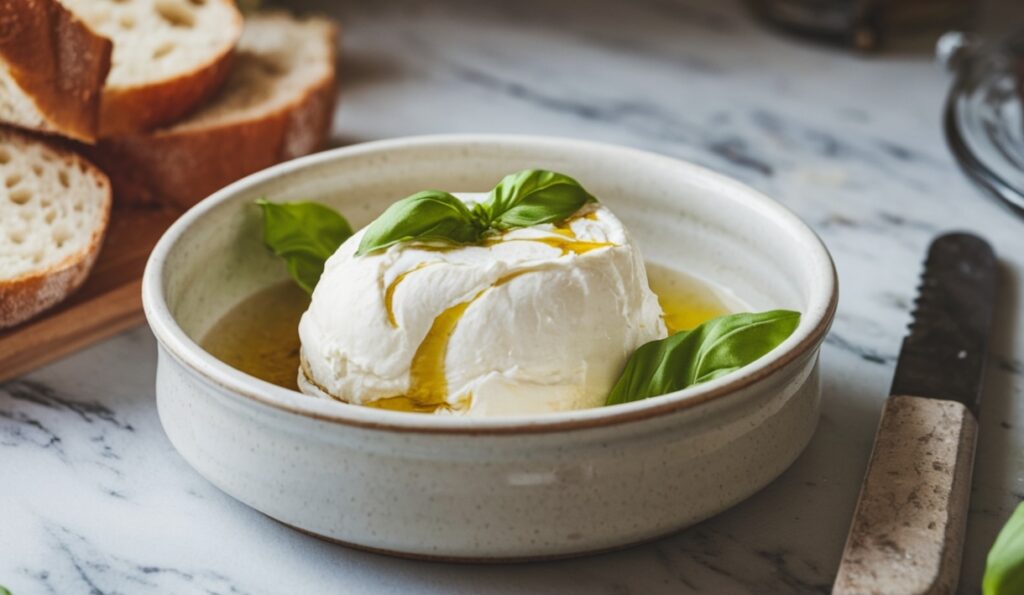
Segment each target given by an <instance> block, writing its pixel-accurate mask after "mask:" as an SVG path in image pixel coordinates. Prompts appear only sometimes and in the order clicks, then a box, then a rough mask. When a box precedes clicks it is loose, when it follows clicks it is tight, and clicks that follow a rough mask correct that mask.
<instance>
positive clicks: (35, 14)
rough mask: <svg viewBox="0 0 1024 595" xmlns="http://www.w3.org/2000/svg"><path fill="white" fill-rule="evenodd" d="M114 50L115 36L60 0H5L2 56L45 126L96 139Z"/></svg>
mask: <svg viewBox="0 0 1024 595" xmlns="http://www.w3.org/2000/svg"><path fill="white" fill-rule="evenodd" d="M111 51H112V44H111V42H110V40H109V39H106V38H105V37H102V36H100V35H98V34H96V33H95V32H93V30H92V29H90V28H89V26H88V25H86V24H85V23H84V22H82V21H81V20H80V19H78V18H77V17H76V16H75V15H73V14H72V13H71V12H69V11H68V10H66V9H65V8H64V7H63V6H62V5H61V4H60V3H59V2H57V1H56V0H0V61H2V62H3V63H4V64H3V67H4V68H5V69H6V70H7V72H8V74H9V75H10V77H11V78H12V79H13V81H14V83H15V84H16V85H17V86H18V87H19V88H20V89H21V90H22V91H23V92H24V94H25V95H26V97H27V98H28V99H29V101H31V102H33V104H34V105H35V108H36V109H37V111H38V112H39V114H40V115H41V116H42V117H43V119H44V122H43V125H42V126H40V129H41V130H42V131H44V132H51V133H58V134H61V135H64V136H68V137H70V138H74V139H77V140H81V141H84V142H93V141H94V140H95V139H96V136H97V130H98V121H99V110H100V102H101V96H102V90H103V83H104V81H105V80H106V78H107V73H108V72H109V71H110V55H111Z"/></svg>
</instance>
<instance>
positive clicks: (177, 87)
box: [61, 0, 242, 136]
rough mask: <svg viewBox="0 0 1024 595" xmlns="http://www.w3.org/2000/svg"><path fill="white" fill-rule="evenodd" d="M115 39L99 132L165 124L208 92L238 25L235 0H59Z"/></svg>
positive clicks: (221, 74)
mask: <svg viewBox="0 0 1024 595" xmlns="http://www.w3.org/2000/svg"><path fill="white" fill-rule="evenodd" d="M61 1H62V2H63V3H64V5H65V6H66V7H67V8H68V9H70V10H71V11H72V12H74V13H75V14H77V15H78V16H79V17H81V18H82V19H83V20H84V21H85V22H86V23H88V24H89V25H90V26H91V27H92V28H93V29H95V30H96V31H98V32H99V33H100V34H102V35H104V36H106V37H108V38H110V39H111V40H112V41H113V42H114V54H113V58H112V60H113V63H112V66H111V68H110V75H109V76H108V77H107V85H106V88H105V89H104V91H103V100H102V104H101V107H100V136H109V135H114V134H125V133H130V132H137V131H141V130H149V129H152V128H155V127H157V126H161V125H164V124H169V123H171V122H173V121H175V120H177V119H178V118H180V117H181V116H183V115H185V114H187V113H188V112H189V111H191V110H192V109H194V108H195V107H196V106H198V105H199V104H200V103H202V102H203V101H205V100H206V99H208V98H209V97H210V96H211V95H213V94H214V93H215V92H216V91H217V89H218V88H219V87H220V85H221V83H222V82H223V81H224V78H225V77H226V76H227V74H228V71H229V67H230V62H231V54H232V49H233V48H234V46H235V43H236V42H237V41H238V37H239V35H241V32H242V16H241V14H239V12H238V9H237V8H236V7H235V3H234V0H61Z"/></svg>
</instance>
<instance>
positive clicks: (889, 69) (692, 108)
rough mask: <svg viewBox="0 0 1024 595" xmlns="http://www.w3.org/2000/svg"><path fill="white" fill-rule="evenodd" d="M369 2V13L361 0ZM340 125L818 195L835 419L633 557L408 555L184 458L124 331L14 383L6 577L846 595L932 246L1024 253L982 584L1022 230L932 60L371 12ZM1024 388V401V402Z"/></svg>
mask: <svg viewBox="0 0 1024 595" xmlns="http://www.w3.org/2000/svg"><path fill="white" fill-rule="evenodd" d="M357 4H361V5H362V6H358V5H357ZM321 5H322V7H329V8H330V10H332V11H333V12H337V13H339V17H340V18H342V19H343V22H344V25H345V34H344V43H343V47H344V50H343V55H344V57H343V59H342V64H341V68H342V79H343V82H344V84H343V95H342V101H341V104H340V107H339V110H338V120H337V124H336V131H335V140H336V142H337V143H338V144H347V143H352V142H358V141H362V140H370V139H378V138H384V137H391V136H397V135H407V134H418V133H429V132H453V131H465V132H470V131H472V132H477V131H486V132H524V133H542V134H553V135H565V136H573V137H580V138H589V139H597V140H604V141H611V142H616V143H622V144H626V145H632V146H637V147H642V148H646V149H650V150H654V151H659V152H663V153H666V154H669V155H674V156H678V157H681V158H684V159H689V160H693V161H696V162H698V163H701V164H705V165H708V166H710V167H712V168H714V169H717V170H720V171H723V172H726V173H728V174H730V175H733V176H736V177H738V178H740V179H742V180H744V181H746V182H748V183H750V184H752V185H753V186H755V187H757V188H759V189H761V190H763V191H764V192H766V193H768V194H769V195H771V196H774V197H776V198H777V199H778V200H780V201H781V202H783V203H785V204H786V205H788V206H789V207H790V208H792V209H794V210H795V211H796V212H797V213H799V214H800V215H801V216H802V217H804V218H805V219H806V220H807V221H808V222H809V223H810V224H811V225H812V226H813V227H814V228H815V229H816V230H817V231H818V232H819V233H820V234H821V235H822V237H823V238H824V239H825V242H826V243H827V244H828V246H829V247H830V248H831V250H832V252H833V254H834V256H835V260H836V264H837V266H838V268H839V275H840V280H841V286H842V297H841V300H840V308H839V315H838V318H837V319H836V323H835V327H834V330H833V332H832V334H831V335H830V337H829V339H828V343H827V345H826V347H825V349H824V352H823V375H824V385H825V395H824V413H823V417H822V420H821V425H820V427H819V429H818V432H817V434H816V435H815V438H814V440H813V441H812V443H811V445H810V446H809V447H808V449H807V451H806V452H805V453H804V455H803V456H802V457H801V458H800V459H799V460H798V461H797V462H796V463H795V464H794V466H793V467H792V468H791V469H790V470H789V471H787V472H786V473H785V474H784V475H783V476H782V478H780V479H779V480H778V481H777V482H775V483H774V484H772V485H770V486H769V487H768V488H766V489H765V490H764V491H762V492H761V493H759V494H757V495H755V496H754V497H752V498H751V499H749V500H748V501H746V502H744V503H742V504H740V505H739V506H737V507H735V508H734V509H732V510H730V511H728V512H726V513H724V514H722V515H720V516H718V517H715V518H713V519H711V520H708V521H706V522H704V523H702V524H700V525H698V526H696V527H693V528H691V529H689V530H687V531H685V532H683V533H681V534H679V535H676V536H674V537H670V538H667V539H663V540H661V541H658V542H656V543H651V544H649V545H645V546H640V547H636V548H632V549H629V550H625V551H621V552H618V553H613V554H607V555H601V556H595V557H589V558H583V559H576V560H568V561H562V562H552V563H543V564H527V565H517V566H459V565H447V564H434V563H425V562H412V561H405V560H397V559H391V558H386V557H381V556H377V555H372V554H367V553H362V552H357V551H352V550H349V549H345V548H343V547H339V546H334V545H329V544H326V543H323V542H320V541H317V540H315V539H312V538H309V537H306V536H304V535H300V534H298V533H296V532H294V531H292V530H289V529H287V528H284V527H282V526H280V525H278V524H276V523H275V522H273V521H271V520H269V519H267V518H265V517H263V516H261V515H260V514H259V513H256V512H254V511H252V510H249V509H247V508H246V507H245V506H243V505H241V504H239V503H237V502H234V501H233V500H231V499H230V498H229V497H227V496H225V495H224V494H222V493H220V492H219V491H218V490H217V489H215V488H214V487H212V486H211V485H210V484H208V483H207V482H206V481H205V480H203V479H202V478H201V477H199V476H198V475H197V474H196V473H194V472H193V471H192V470H191V469H190V468H189V467H188V466H187V465H186V464H185V462H184V461H183V460H182V459H181V458H180V457H178V455H177V454H176V453H175V452H174V450H173V449H172V448H171V446H170V444H169V443H168V441H167V439H166V437H165V436H164V434H163V431H162V430H161V428H160V424H159V421H158V419H157V415H156V409H155V406H154V400H153V377H154V365H155V345H154V342H153V338H152V336H151V335H150V333H149V332H148V330H146V329H145V328H139V329H136V330H133V331H130V332H128V333H125V334H123V335H121V336H119V337H117V338H115V339H113V340H110V341H107V342H105V343H103V344H101V345H97V346H95V347H93V348H91V349H88V350H86V351H84V352H82V353H80V354H78V355H75V356H73V357H70V358H67V359H65V360H63V361H61V362H59V363H56V364H54V365H52V366H49V367H47V368H45V369H42V370H39V371H37V372H34V373H32V374H29V375H27V376H26V377H24V378H22V379H19V380H15V381H13V382H8V383H6V384H3V385H0V477H2V482H0V486H2V487H0V584H3V585H6V586H7V587H9V588H10V589H11V590H12V591H13V592H14V593H15V595H26V594H32V593H61V594H64V593H92V594H112V593H239V594H241V593H252V594H257V593H268V594H269V593H274V594H278V593H327V592H331V593H348V592H353V593H359V592H373V593H376V594H384V593H405V592H417V593H614V594H627V593H658V592H670V593H687V592H707V593H719V594H727V593H776V592H779V593H805V592H827V591H828V589H829V585H830V582H831V580H832V577H833V575H834V573H835V569H836V566H837V564H838V559H839V554H840V551H841V549H842V544H843V539H844V537H845V534H846V528H847V524H848V521H849V516H850V513H851V511H852V508H853V505H854V502H855V499H856V496H857V490H858V487H859V483H860V479H861V474H862V473H863V470H864V465H865V463H866V460H867V456H868V451H869V448H870V445H871V440H872V435H873V432H874V428H875V424H876V423H877V418H878V415H879V411H880V407H881V404H882V402H883V399H884V397H885V395H886V393H887V390H888V386H889V383H890V380H891V376H892V371H893V363H894V358H895V355H896V352H897V349H898V346H899V342H900V339H901V337H902V335H903V331H904V325H905V324H906V322H907V321H908V317H909V304H910V302H911V300H912V298H913V295H914V287H915V285H916V279H915V277H916V276H917V274H918V271H919V263H920V260H921V258H922V255H923V254H924V251H925V248H926V246H927V244H928V242H929V240H930V238H931V237H932V236H933V235H935V234H936V233H938V232H940V231H941V230H944V229H949V228H961V229H968V230H974V231H978V232H982V233H983V234H985V235H986V236H987V237H988V238H989V239H990V240H991V242H992V243H993V245H994V246H995V249H996V251H997V252H998V253H999V254H1000V256H1001V257H1002V258H1003V261H1004V263H1005V266H1004V268H1003V273H1004V276H1003V288H1002V291H1001V296H1000V304H999V310H998V314H997V319H998V329H997V332H996V337H995V342H994V346H993V352H994V353H993V358H992V365H991V366H990V369H989V376H988V384H987V386H986V390H985V397H984V403H983V414H982V420H981V421H982V428H981V434H980V445H979V449H978V462H977V467H976V475H975V482H974V490H973V498H972V502H971V515H970V527H969V540H968V543H967V551H966V556H965V561H964V573H963V580H962V582H961V590H962V591H963V592H965V593H972V592H976V591H977V590H978V584H979V582H980V577H981V572H982V568H983V564H984V556H985V553H986V552H987V550H988V546H989V544H990V542H991V540H992V539H993V536H994V534H995V531H996V530H997V529H998V527H999V526H1000V525H1001V523H1002V521H1003V520H1004V519H1005V518H1006V516H1007V515H1008V514H1009V511H1010V510H1011V509H1012V507H1013V506H1014V505H1015V504H1016V503H1017V502H1018V501H1019V500H1020V499H1021V498H1024V481H1022V474H1024V449H1022V446H1024V405H1021V404H1019V403H1020V402H1021V397H1022V396H1024V359H1022V350H1024V345H1022V343H1024V323H1022V322H1021V319H1020V315H1019V309H1020V307H1021V302H1022V298H1021V295H1020V290H1019V289H1018V288H1019V284H1020V277H1021V271H1022V266H1024V221H1021V220H1019V219H1014V218H1013V217H1011V216H1010V215H1008V213H1007V212H1006V211H1005V210H1004V209H1003V208H1001V207H1000V206H998V205H996V204H994V203H993V202H991V201H989V200H987V199H985V198H983V197H982V196H981V195H980V194H979V193H978V192H977V191H976V190H975V189H974V188H973V187H971V186H970V185H969V184H968V183H967V182H966V181H965V179H964V178H963V176H961V174H960V172H959V171H958V170H957V169H956V167H955V166H954V164H953V162H952V161H951V158H950V156H949V154H948V152H947V150H946V147H945V145H944V143H943V140H942V136H941V133H940V129H939V125H938V122H939V115H940V109H941V104H942V99H943V96H944V93H945V89H946V85H947V82H948V81H947V75H946V74H944V73H943V72H942V71H941V69H939V68H938V67H937V66H935V65H934V64H933V63H932V61H931V59H930V56H928V55H927V54H912V53H898V54H892V55H883V56H880V57H871V58H864V57H858V56H853V55H849V54H847V53H845V52H843V51H840V50H834V49H827V48H822V47H818V46H815V45H810V44H807V43H804V42H798V41H793V40H791V39H786V38H783V37H780V36H778V35H776V34H774V33H771V32H767V31H764V30H763V29H762V28H761V27H759V26H757V25H755V24H754V23H752V22H751V21H750V19H749V18H748V17H747V16H746V15H745V13H744V12H743V11H742V10H739V9H738V7H737V6H736V5H733V4H732V3H710V2H701V1H700V0H678V1H677V0H639V1H637V2H613V1H611V0H605V1H601V2H584V1H582V0H579V1H575V2H569V1H560V2H544V1H543V0H530V1H528V2H523V1H512V0H509V1H506V2H494V1H491V2H473V1H470V0H465V1H462V2H418V1H411V0H410V1H408V2H387V3H380V2H362V3H356V2H347V3H345V6H344V7H334V6H333V3H332V2H330V1H329V0H321ZM1015 401H1017V402H1018V404H1015Z"/></svg>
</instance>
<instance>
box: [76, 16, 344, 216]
mask: <svg viewBox="0 0 1024 595" xmlns="http://www.w3.org/2000/svg"><path fill="white" fill-rule="evenodd" d="M336 36H337V28H336V26H335V25H334V23H332V22H331V21H329V20H327V19H323V18H315V17H314V18H306V19H299V18H295V17H291V16H288V15H286V14H283V13H277V12H273V13H262V14H259V13H258V14H254V15H252V16H249V17H248V18H247V20H246V25H245V31H244V33H243V34H242V38H241V40H240V41H239V43H238V48H237V50H236V59H235V66H234V69H233V71H232V73H231V75H230V77H229V78H228V81H227V83H226V85H225V87H224V90H223V91H222V92H221V93H220V95H218V96H217V97H216V98H215V99H214V100H213V101H212V102H211V103H209V104H208V105H206V106H204V107H203V108H201V109H200V110H199V111H197V112H196V113H194V114H193V115H192V116H190V117H188V118H187V119H185V120H183V121H182V122H180V123H178V124H175V125H173V126H171V127H169V128H163V129H160V130H156V131H154V132H152V133H150V134H136V135H129V136H121V137H115V138H108V139H103V140H102V141H100V143H99V144H97V145H96V146H95V147H89V148H87V150H88V151H89V155H90V156H91V157H92V158H93V159H94V160H95V161H96V162H97V163H98V164H99V165H100V167H102V168H103V169H104V170H105V171H106V172H107V173H108V174H109V175H110V177H111V180H112V181H113V184H114V194H115V196H116V198H117V200H118V201H125V202H134V203H146V202H164V203H167V204H173V205H177V206H182V207H188V206H191V205H193V204H195V203H196V202H197V201H199V200H200V199H202V198H204V197H206V196H208V195H209V194H211V193H213V192H214V191H216V190H218V189H220V188H222V187H223V186H225V185H227V184H229V183H231V182H233V181H235V180H237V179H239V178H241V177H243V176H246V175H248V174H250V173H252V172H255V171H258V170H261V169H263V168H266V167H268V166H270V165H273V164H275V163H278V162H280V161H284V160H287V159H291V158H294V157H298V156H300V155H305V154H307V153H311V152H313V151H315V150H317V149H318V148H320V147H321V146H322V144H323V142H324V140H325V139H326V137H327V134H328V132H329V131H330V128H331V121H332V119H333V115H334V97H335V66H334V59H335V38H336Z"/></svg>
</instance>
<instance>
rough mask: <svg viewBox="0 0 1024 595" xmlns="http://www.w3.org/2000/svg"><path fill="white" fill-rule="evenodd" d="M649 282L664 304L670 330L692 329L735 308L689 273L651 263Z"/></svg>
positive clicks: (660, 301) (662, 307)
mask: <svg viewBox="0 0 1024 595" xmlns="http://www.w3.org/2000/svg"><path fill="white" fill-rule="evenodd" d="M647 282H648V284H649V285H650V287H651V291H653V292H654V295H656V296H658V303H659V304H660V305H661V311H662V319H663V320H664V321H665V326H666V327H668V333H669V334H670V335H674V334H676V333H678V332H680V331H688V330H690V329H693V328H695V327H697V326H698V325H700V324H701V323H703V322H706V321H708V320H711V319H712V318H717V317H719V316H722V315H724V314H728V313H729V312H731V311H732V308H730V307H729V306H728V305H727V304H726V303H725V302H724V301H723V300H722V299H721V298H720V297H719V296H718V294H716V293H715V292H714V291H712V290H711V289H710V288H709V287H708V286H707V285H705V284H704V283H700V282H699V281H697V280H696V279H693V278H691V277H690V276H689V275H683V274H681V273H676V272H674V271H671V270H670V269H666V268H664V267H661V266H658V265H653V264H648V265H647Z"/></svg>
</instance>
